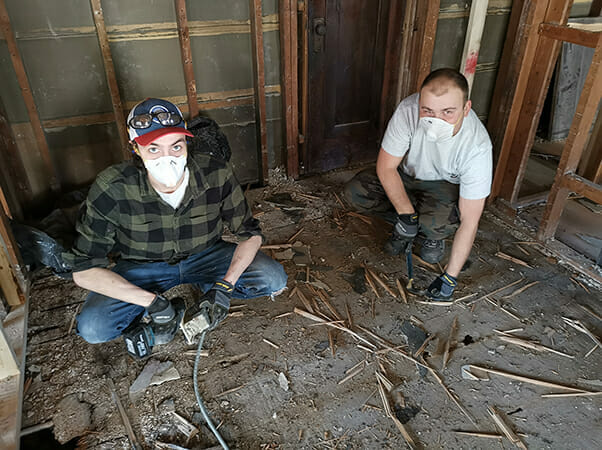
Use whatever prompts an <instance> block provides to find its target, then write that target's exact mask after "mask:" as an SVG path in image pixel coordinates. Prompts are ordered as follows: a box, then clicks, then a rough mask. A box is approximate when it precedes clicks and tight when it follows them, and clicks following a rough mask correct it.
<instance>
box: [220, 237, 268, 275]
mask: <svg viewBox="0 0 602 450" xmlns="http://www.w3.org/2000/svg"><path fill="white" fill-rule="evenodd" d="M261 242H262V237H261V236H259V235H255V236H251V237H250V238H249V239H247V240H246V241H242V242H240V243H239V244H238V245H237V246H236V249H235V250H234V255H232V261H231V262H230V267H228V271H227V272H226V275H225V276H224V280H226V281H227V282H228V283H230V284H231V285H232V286H234V285H235V284H236V282H237V281H238V278H239V277H240V276H241V275H242V273H243V272H244V271H245V270H246V269H247V267H249V265H250V264H251V263H252V262H253V259H254V258H255V255H256V254H257V251H258V250H259V247H261Z"/></svg>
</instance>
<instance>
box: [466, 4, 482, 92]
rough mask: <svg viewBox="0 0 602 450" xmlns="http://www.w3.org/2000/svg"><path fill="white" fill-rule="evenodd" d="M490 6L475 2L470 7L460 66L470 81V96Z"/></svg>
mask: <svg viewBox="0 0 602 450" xmlns="http://www.w3.org/2000/svg"><path fill="white" fill-rule="evenodd" d="M488 4H489V0H473V1H472V4H471V6H470V16H469V18H468V28H467V29H466V38H465V39H464V50H463V52H462V62H461V64H460V72H462V73H463V74H464V76H465V77H466V80H467V81H468V92H469V96H470V92H471V91H472V84H473V82H474V75H475V71H476V70H477V61H478V59H479V50H480V49H481V37H482V36H483V30H484V29H485V19H486V18H487V6H488Z"/></svg>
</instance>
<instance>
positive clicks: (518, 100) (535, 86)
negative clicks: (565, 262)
mask: <svg viewBox="0 0 602 450" xmlns="http://www.w3.org/2000/svg"><path fill="white" fill-rule="evenodd" d="M517 6H520V8H517V10H516V11H513V16H512V18H511V29H516V30H517V33H516V34H515V36H516V39H515V41H514V42H508V43H507V46H506V48H505V49H504V56H503V58H502V64H503V70H504V72H503V73H501V74H500V77H499V78H498V80H499V81H498V86H497V88H496V92H495V94H494V98H495V102H494V108H492V114H491V118H492V121H491V123H490V124H489V125H490V131H491V129H492V128H493V129H494V130H495V132H492V135H493V136H494V138H495V137H496V135H497V136H499V134H498V133H499V131H500V130H501V129H503V130H504V133H503V138H502V139H501V140H498V141H497V142H496V141H495V140H494V147H495V148H496V150H498V151H499V160H498V165H497V168H496V172H495V177H494V182H493V187H492V196H491V199H492V200H494V199H496V198H497V199H500V200H502V201H503V202H504V204H505V205H506V206H508V207H509V209H510V211H512V209H518V207H520V206H524V205H525V204H530V203H532V201H533V200H534V199H536V200H546V199H547V205H546V209H545V211H544V214H543V219H542V222H541V224H540V227H539V230H538V232H537V237H538V239H540V240H544V241H545V240H547V239H550V238H552V237H553V236H554V234H555V231H556V228H557V226H558V222H559V220H560V216H561V214H562V211H563V209H564V206H565V204H566V200H567V198H568V194H569V193H570V192H576V193H578V194H580V195H583V196H584V197H586V198H589V199H590V200H592V201H595V202H597V203H602V188H601V187H600V185H599V184H597V183H596V182H592V181H589V180H586V179H585V178H583V177H580V176H579V175H576V171H577V167H578V165H579V161H580V158H581V156H582V154H583V151H584V149H585V148H586V146H587V143H588V136H589V131H590V129H591V125H592V122H593V121H594V119H595V117H596V112H597V110H598V107H599V104H600V98H601V95H602V72H601V71H600V63H601V60H602V49H601V42H602V40H601V38H600V35H601V33H600V31H602V25H594V26H588V25H585V26H580V25H577V24H572V25H571V26H570V27H569V26H566V23H567V19H568V14H569V10H570V7H571V2H566V1H561V0H548V1H547V2H530V1H528V0H526V1H524V2H522V3H521V4H520V5H517ZM562 41H566V42H572V43H575V44H578V45H583V46H587V47H594V48H596V51H595V54H594V59H593V61H592V64H591V66H590V70H589V73H588V75H587V79H586V82H585V85H584V88H583V91H582V93H581V96H580V98H579V104H578V107H577V111H576V113H575V116H574V119H573V123H572V125H571V130H570V133H569V137H568V139H567V141H566V144H565V146H564V149H563V152H562V156H561V160H560V163H559V165H558V169H557V172H556V177H555V179H554V183H553V185H552V188H551V189H550V192H549V194H548V193H547V192H546V193H541V194H537V195H534V196H529V198H523V199H519V198H518V195H519V191H520V186H521V184H522V180H523V177H524V173H525V171H526V166H527V161H528V158H529V154H530V151H531V147H532V145H533V141H534V138H535V132H536V129H537V125H538V122H539V117H540V114H541V110H542V108H543V103H544V98H545V94H546V91H547V88H548V86H549V83H550V78H551V75H552V71H553V69H554V66H555V63H556V59H557V57H558V52H559V43H560V42H562ZM509 55H511V56H509ZM503 76H506V77H508V78H507V81H506V83H510V85H505V84H504V78H503ZM512 85H514V90H513V91H511V94H512V95H510V96H509V97H510V100H505V99H504V97H503V94H502V93H503V92H504V89H506V93H508V88H510V87H511V86H512ZM504 123H505V127H504ZM597 140H598V135H597V132H596V130H594V133H593V134H592V137H591V142H592V144H591V145H596V144H595V143H596V142H597ZM593 155H594V156H593V157H594V159H595V157H596V156H595V155H596V152H594V153H593ZM594 176H595V175H594ZM597 182H599V180H597Z"/></svg>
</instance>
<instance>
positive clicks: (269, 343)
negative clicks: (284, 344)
mask: <svg viewBox="0 0 602 450" xmlns="http://www.w3.org/2000/svg"><path fill="white" fill-rule="evenodd" d="M263 342H265V343H266V344H268V345H270V346H272V347H274V348H276V349H279V348H280V347H279V346H277V345H276V344H274V343H273V342H272V341H269V340H268V339H266V338H263Z"/></svg>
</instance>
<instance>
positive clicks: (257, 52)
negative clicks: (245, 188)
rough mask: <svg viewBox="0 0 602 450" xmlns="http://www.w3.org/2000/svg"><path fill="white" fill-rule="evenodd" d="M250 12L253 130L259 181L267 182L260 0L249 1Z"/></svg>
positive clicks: (263, 61)
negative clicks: (259, 167)
mask: <svg viewBox="0 0 602 450" xmlns="http://www.w3.org/2000/svg"><path fill="white" fill-rule="evenodd" d="M249 10H250V11H251V48H252V51H253V87H254V93H255V99H254V100H255V101H254V103H255V130H256V133H257V146H258V148H259V157H260V161H261V181H262V183H263V184H267V182H268V130H267V126H266V105H265V58H264V54H263V24H262V17H263V13H262V9H261V0H249Z"/></svg>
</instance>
